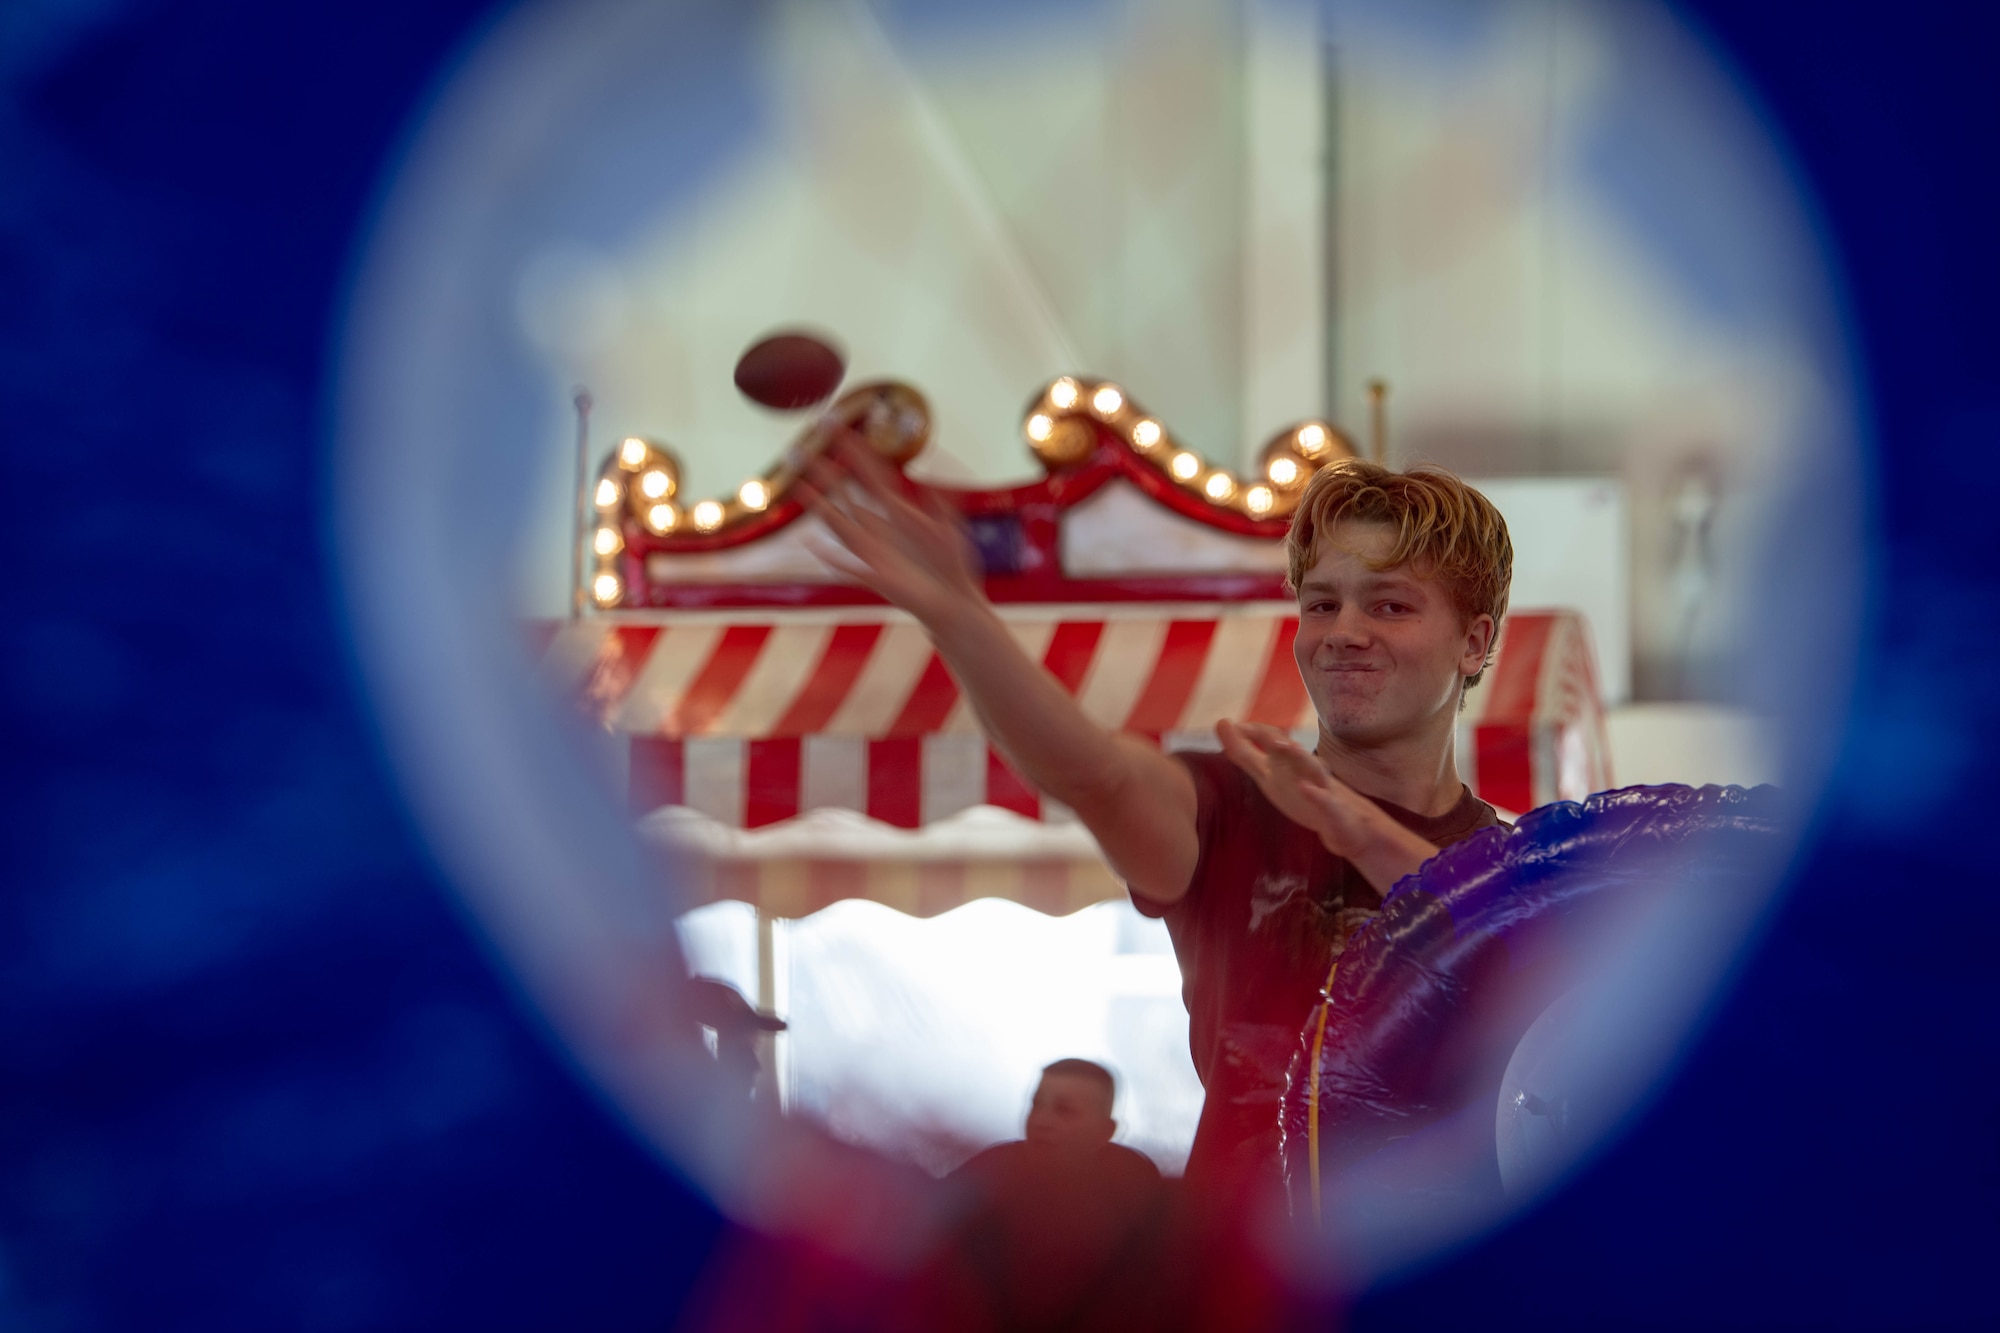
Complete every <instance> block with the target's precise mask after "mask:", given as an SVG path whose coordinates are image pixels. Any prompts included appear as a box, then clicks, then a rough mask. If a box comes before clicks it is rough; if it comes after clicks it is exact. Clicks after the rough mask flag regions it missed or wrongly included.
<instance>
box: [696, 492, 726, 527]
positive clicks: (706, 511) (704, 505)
mask: <svg viewBox="0 0 2000 1333" xmlns="http://www.w3.org/2000/svg"><path fill="white" fill-rule="evenodd" d="M694 525H695V526H696V527H697V528H700V529H701V530H702V531H703V532H714V531H715V530H716V529H717V528H719V527H721V526H722V506H721V505H719V504H717V503H716V502H715V501H713V500H703V501H702V502H701V503H700V504H698V505H696V506H695V507H694Z"/></svg>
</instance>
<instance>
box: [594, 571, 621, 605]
mask: <svg viewBox="0 0 2000 1333" xmlns="http://www.w3.org/2000/svg"><path fill="white" fill-rule="evenodd" d="M624 591H625V585H624V584H623V583H621V582H619V579H618V576H617V575H616V574H599V575H598V576H597V577H596V578H594V579H592V580H591V581H590V594H591V596H593V597H595V598H596V599H597V604H598V605H599V606H609V605H611V604H612V603H613V602H615V601H617V600H618V596H619V594H620V593H622V592H624Z"/></svg>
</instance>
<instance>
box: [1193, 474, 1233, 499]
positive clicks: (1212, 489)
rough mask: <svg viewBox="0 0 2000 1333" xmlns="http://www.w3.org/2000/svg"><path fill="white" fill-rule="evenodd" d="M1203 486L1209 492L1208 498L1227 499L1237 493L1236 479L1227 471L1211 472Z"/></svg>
mask: <svg viewBox="0 0 2000 1333" xmlns="http://www.w3.org/2000/svg"><path fill="white" fill-rule="evenodd" d="M1201 488H1202V490H1204V491H1206V492H1207V493H1208V498H1209V499H1211V500H1227V499H1228V498H1229V497H1230V496H1232V495H1234V494H1236V479H1235V478H1234V477H1232V476H1230V475H1229V474H1228V473H1227V472H1211V473H1209V474H1208V480H1207V481H1205V482H1203V483H1202V486H1201Z"/></svg>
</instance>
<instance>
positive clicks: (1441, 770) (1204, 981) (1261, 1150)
mask: <svg viewBox="0 0 2000 1333" xmlns="http://www.w3.org/2000/svg"><path fill="white" fill-rule="evenodd" d="M835 457H836V459H837V462H835V461H829V460H827V459H825V458H822V459H821V460H819V461H818V462H816V463H815V464H814V466H813V468H812V470H811V471H809V472H808V474H807V475H808V480H809V484H808V487H807V490H806V494H807V502H808V503H809V504H810V505H811V506H812V509H813V511H814V512H815V513H816V514H818V515H819V516H820V517H821V518H822V519H823V520H824V521H825V522H826V524H827V526H828V527H829V528H830V529H831V530H832V532H833V533H834V535H835V536H836V537H838V538H839V539H840V541H841V543H842V545H843V547H844V549H839V550H835V549H831V548H829V549H826V550H823V551H822V552H821V555H822V558H824V559H825V560H826V561H827V562H828V563H829V564H831V565H832V566H834V567H835V568H837V569H840V570H843V571H845V572H847V573H849V574H851V575H853V576H854V577H855V578H857V579H859V580H861V581H862V582H863V583H865V584H866V585H868V586H869V587H871V588H873V589H874V590H875V591H876V592H878V593H880V594H881V595H882V596H883V597H885V598H886V599H888V600H889V601H890V602H892V603H894V604H895V605H897V606H899V607H901V608H903V609H904V610H905V611H908V612H909V613H910V614H911V615H912V616H914V617H916V619H917V621H918V622H919V623H920V624H921V625H922V626H923V627H924V629H925V630H926V631H927V632H928V633H929V635H930V637H931V640H932V642H933V643H934V644H935V645H936V646H937V650H938V653H939V654H940V656H942V657H943V658H944V660H945V662H946V664H947V665H948V666H949V667H950V668H951V671H952V674H953V675H954V676H955V677H956V678H957V680H958V683H959V685H960V687H961V689H962V690H963V691H964V693H965V696H966V698H967V699H968V700H969V701H970V703H971V705H972V707H973V708H974V710H975V711H976V712H977V714H978V715H979V718H980V721H981V724H982V725H983V726H984V727H985V729H986V732H987V735H988V736H989V737H991V738H992V740H993V741H994V743H995V744H996V745H998V746H999V748H1000V750H1001V751H1002V752H1003V753H1004V754H1005V755H1006V756H1007V758H1008V760H1009V761H1010V762H1011V763H1012V764H1013V765H1014V766H1015V768H1016V769H1017V770H1018V771H1019V772H1020V773H1021V774H1022V775H1023V776H1024V777H1026V778H1027V779H1028V780H1029V781H1031V782H1033V783H1035V784H1036V785H1037V786H1038V787H1040V788H1041V789H1042V790H1043V791H1045V792H1047V793H1048V794H1049V795H1050V796H1052V797H1054V798H1055V799H1056V800H1059V801H1061V802H1062V803H1064V804H1065V805H1067V806H1069V807H1070V808H1071V809H1072V810H1074V811H1075V812H1076V814H1077V817H1078V818H1079V819H1081V820H1082V821H1083V823H1084V825H1085V826H1086V827H1087V828H1089V829H1090V831H1091V833H1092V834H1093V835H1095V837H1096V839H1097V842H1098V845H1099V847H1100V848H1101V849H1102V850H1103V852H1104V855H1105V857H1106V859H1107V860H1109V861H1110V863H1111V866H1112V868H1113V869H1114V870H1115V871H1117V872H1118V874H1119V875H1120V876H1122V877H1123V878H1124V880H1125V883H1126V885H1127V887H1128V889H1129V890H1130V892H1131V895H1132V900H1133V902H1134V904H1135V905H1136V906H1137V907H1138V908H1139V910H1140V911H1141V912H1144V913H1146V914H1148V915H1150V916H1156V917H1164V918H1165V919H1166V922H1167V929H1168V931H1169V933H1170V934H1171V936H1172V938H1173V942H1174V952H1175V957H1176V959H1177V960H1178V962H1179V964H1180V968H1181V978H1182V997H1183V999H1184V1000H1185V1002H1186V1004H1187V1007H1188V1015H1189V1020H1190V1030H1189V1040H1190V1045H1191V1046H1192V1049H1193V1055H1194V1064H1195V1070H1196V1072H1197V1073H1198V1074H1199V1075H1200V1076H1201V1080H1202V1085H1203V1088H1204V1089H1205V1092H1206V1096H1205V1098H1204V1101H1203V1105H1202V1114H1201V1121H1200V1124H1199V1126H1198V1127H1197V1129H1196V1131H1195V1142H1194V1148H1193V1151H1192V1153H1191V1155H1190V1157H1189V1159H1188V1167H1187V1178H1188V1181H1189V1183H1190V1184H1191V1185H1193V1184H1197V1183H1201V1184H1207V1185H1211V1186H1218V1187H1222V1188H1227V1189H1234V1188H1237V1187H1239V1186H1244V1185H1249V1184H1254V1183H1255V1182H1256V1181H1258V1180H1260V1179H1265V1178H1269V1179H1275V1175H1276V1162H1277V1151H1276V1149H1277V1136H1278V1131H1277V1122H1278V1101H1279V1098H1280V1096H1281V1094H1282V1092H1283V1089H1284V1079H1285V1072H1286V1069H1287V1066H1288V1065H1289V1063H1290V1060H1291V1056H1292V1052H1293V1050H1294V1048H1295V1046H1296V1042H1297V1037H1298V1032H1299V1029H1300V1027H1301V1026H1302V1025H1303V1023H1304V1021H1305V1018H1306V1015H1307V1013H1308V1012H1309V1011H1310V1009H1311V1007H1312V1005H1313V1003H1314V1002H1315V1000H1316V999H1317V997H1318V993H1319V990H1320V988H1321V987H1322V986H1323V985H1324V984H1325V983H1326V980H1327V976H1328V971H1329V969H1330V967H1331V966H1332V965H1333V963H1334V960H1335V959H1336V958H1337V957H1338V956H1339V954H1340V953H1341V952H1342V951H1343V950H1344V949H1345V947H1346V941H1347V936H1348V934H1349V933H1350V932H1351V931H1352V930H1353V929H1354V928H1355V927H1357V926H1359V925H1360V924H1361V922H1363V921H1365V920H1366V919H1367V916H1368V914H1369V913H1370V912H1371V911H1372V910H1373V909H1374V907H1375V906H1376V904H1378V903H1379V902H1380V901H1381V898H1382V895H1383V894H1384V893H1386V892H1387V891H1388V889H1389V888H1390V887H1391V886H1392V885H1393V884H1394V883H1395V882H1396V881H1397V880H1398V879H1401V878H1402V877H1403V876H1404V875H1407V874H1409V873H1411V872H1412V871H1414V870H1416V869H1417V868H1418V867H1419V866H1421V865H1422V864H1423V863H1424V861H1425V860H1427V859H1428V858H1429V857H1431V856H1432V855H1433V854H1435V853H1436V851H1437V850H1438V848H1439V847H1441V846H1444V845H1446V844H1448V843H1452V842H1457V841H1459V840H1461V839H1463V838H1466V837H1469V836H1470V835H1471V834H1472V833H1473V832H1474V831H1476V830H1477V829H1479V828H1482V827H1486V826H1489V825H1493V824H1497V823H1498V822H1499V821H1498V819H1497V817H1496V816H1495V815H1494V813H1493V811H1492V808H1491V807H1489V806H1487V805H1485V804H1483V803H1482V802H1480V801H1478V800H1475V799H1474V798H1473V797H1472V795H1471V793H1470V792H1469V791H1467V789H1466V787H1465V785H1464V784H1463V783H1462V782H1460V781H1459V778H1458V765H1457V757H1456V755H1455V753H1454V747H1453V737H1454V731H1455V722H1456V718H1457V714H1458V710H1459V706H1460V702H1461V699H1462V698H1463V695H1464V691H1465V690H1466V689H1467V688H1469V687H1470V686H1471V685H1473V684H1476V683H1477V681H1478V679H1479V677H1480V674H1481V673H1482V672H1483V671H1484V670H1485V667H1486V663H1487V661H1488V659H1489V658H1490V656H1491V653H1492V649H1493V641H1494V636H1495V634H1496V632H1497V630H1498V627H1499V623H1500V619H1501V617H1502V616H1503V615H1504V614H1505V613H1506V608H1507V589H1508V582H1509V579H1510V577H1511V574H1512V568H1513V547H1512V545H1511V543H1510V542H1509V540H1508V536H1507V527H1506V523H1505V522H1504V521H1503V520H1502V519H1501V517H1500V514H1499V512H1498V511H1497V510H1495V509H1494V508H1493V506H1492V504H1491V503H1490V502H1488V501H1487V500H1486V498H1485V497H1484V496H1481V495H1480V494H1479V493H1478V492H1476V491H1474V490H1473V489H1472V488H1470V487H1468V486H1466V485H1465V484H1464V483H1463V482H1461V481H1459V480H1458V479H1457V478H1456V477H1454V476H1452V475H1450V474H1449V473H1446V472H1443V471H1441V470H1437V469H1428V468H1419V469H1415V470H1413V471H1411V472H1408V473H1396V472H1391V471H1389V470H1388V469H1386V468H1383V467H1380V466H1378V465H1376V464H1372V463H1365V462H1361V461H1359V460H1351V459H1350V460H1345V461H1342V462H1338V463H1334V464H1331V465H1329V466H1327V467H1325V468H1322V469H1321V470H1320V471H1319V472H1318V473H1316V474H1315V475H1314V476H1313V478H1312V480H1311V482H1310V483H1309V484H1308V485H1307V487H1306V490H1305V492H1304V494H1303V496H1302V497H1301V499H1300V502H1299V508H1298V511H1297V514H1296V516H1295V517H1294V519H1293V522H1292V529H1291V532H1290V533H1289V534H1288V536H1287V538H1286V546H1287V553H1288V557H1289V581H1290V583H1291V586H1292V587H1293V588H1294V589H1295V590H1296V592H1297V593H1298V597H1299V629H1298V636H1297V639H1296V640H1295V642H1294V646H1293V648H1294V656H1295V657H1296V659H1297V662H1298V666H1299V673H1300V675H1301V677H1302V678H1303V679H1304V681H1305V686H1306V691H1307V693H1308V694H1309V695H1310V696H1311V698H1312V702H1313V707H1314V710H1315V711H1316V712H1317V714H1318V716H1319V741H1318V744H1317V746H1316V747H1315V748H1314V750H1313V751H1311V752H1307V751H1305V750H1303V749H1301V748H1300V747H1298V746H1297V745H1295V744H1293V743H1292V741H1291V740H1290V739H1289V738H1288V737H1286V736H1284V735H1283V734H1281V733H1279V732H1277V731H1275V730H1273V729H1271V728H1267V727H1258V726H1236V725H1233V724H1230V723H1227V722H1225V723H1223V724H1221V725H1220V726H1219V727H1218V728H1217V732H1218V734H1219V736H1220V737H1221V740H1222V745H1223V755H1222V756H1217V755H1194V754H1181V755H1172V756H1170V755H1166V754H1163V753H1162V752H1160V751H1159V750H1158V749H1156V748H1154V747H1153V746H1152V745H1150V744H1148V743H1147V742H1145V741H1144V740H1142V739H1140V738H1138V737H1132V736H1124V735H1115V734H1112V733H1110V732H1107V731H1105V730H1104V729H1103V728H1101V727H1098V726H1096V725H1095V724H1093V723H1092V722H1091V721H1090V720H1089V719H1088V718H1086V717H1085V716H1084V714H1083V711H1082V710H1081V708H1079V707H1078V705H1077V703H1076V701H1075V700H1074V699H1072V698H1071V697H1070V695H1069V694H1068V693H1067V692H1066V691H1065V690H1064V689H1063V687H1062V686H1061V685H1060V684H1058V683H1057V681H1056V680H1055V678H1054V677H1052V676H1051V675H1049V674H1048V673H1047V672H1046V671H1044V670H1043V669H1042V667H1041V666H1040V664H1039V663H1037V662H1035V661H1034V660H1032V659H1031V658H1029V657H1028V656H1027V655H1026V654H1024V653H1023V652H1022V651H1021V650H1020V648H1019V647H1017V646H1016V644H1015V643H1014V640H1013V639H1012V638H1011V637H1010V636H1009V635H1008V633H1007V630H1006V628H1005V626H1004V625H1003V624H1002V623H1001V621H1000V619H999V617H998V615H997V614H995V612H994V610H993V608H992V606H991V605H989V604H988V603H987V601H986V599H985V598H984V597H983V596H981V594H980V588H979V582H978V577H977V574H976V573H975V570H974V565H973V563H972V561H971V559H970V557H969V555H968V552H967V546H966V543H965V539H964V537H963V536H962V535H961V534H960V532H959V531H958V529H957V527H956V526H955V524H954V523H953V522H952V520H951V517H950V516H949V515H948V514H947V513H944V512H942V511H941V510H940V511H936V512H925V511H923V510H921V509H919V508H918V507H917V506H915V505H913V504H911V503H909V501H907V500H906V499H904V498H903V496H902V495H901V494H900V493H899V492H898V490H897V489H896V486H895V483H894V479H893V477H892V476H891V475H890V474H889V473H888V471H887V469H886V468H885V467H884V466H883V465H882V464H881V463H880V462H879V461H878V460H877V459H875V458H874V457H873V456H872V455H871V454H869V453H868V452H867V450H866V449H865V448H863V447H861V446H858V445H854V444H847V445H843V446H842V447H841V448H840V450H839V451H838V453H837V455H836V456H835ZM850 483H851V484H850Z"/></svg>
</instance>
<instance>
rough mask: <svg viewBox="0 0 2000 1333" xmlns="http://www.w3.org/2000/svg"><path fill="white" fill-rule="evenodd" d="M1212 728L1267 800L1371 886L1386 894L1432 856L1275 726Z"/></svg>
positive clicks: (1415, 838) (1420, 842)
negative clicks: (1349, 863)
mask: <svg viewBox="0 0 2000 1333" xmlns="http://www.w3.org/2000/svg"><path fill="white" fill-rule="evenodd" d="M1215 733H1216V735H1217V736H1219V737H1220V738H1221V740H1222V752H1223V753H1224V754H1226V755H1228V756H1229V759H1230V761H1231V762H1232V763H1234V764H1235V765H1236V766H1237V767H1238V768H1240V769H1242V770H1243V771H1244V772H1245V773H1247V774H1249V776H1250V780H1251V781H1253V782H1255V783H1256V784H1257V788H1258V790H1259V791H1262V792H1263V793H1264V796H1265V798H1266V799H1268V800H1269V801H1270V802H1271V804H1272V805H1275V806H1277V807H1278V809H1279V810H1280V811H1281V812H1282V813H1283V814H1284V815H1285V817H1286V818H1288V819H1290V820H1291V821H1292V822H1293V823H1295V824H1302V825H1304V826H1305V827H1307V828H1309V829H1311V830H1312V831H1313V832H1314V833H1317V834H1318V835H1319V840H1320V842H1321V844H1322V845H1324V846H1325V847H1326V849H1327V850H1328V851H1330V852H1332V853H1333V854H1334V855H1335V856H1338V857H1341V858H1343V859H1344V860H1347V861H1349V862H1351V863H1352V864H1353V865H1354V867H1355V868H1356V869H1358V870H1359V871H1360V872H1361V873H1362V875H1363V877H1365V878H1366V879H1367V880H1368V882H1369V883H1370V884H1372V885H1374V886H1375V888H1376V889H1378V890H1380V891H1382V892H1387V891H1388V889H1389V888H1390V887H1391V886H1392V885H1393V884H1395V882H1396V881H1397V880H1399V879H1401V878H1402V877H1403V876H1404V875H1407V874H1410V873H1412V872H1414V871H1415V870H1416V869H1417V868H1418V867H1420V866H1422V865H1423V863H1424V862H1425V861H1428V860H1429V859H1430V858H1431V857H1433V856H1435V855H1436V854H1437V850H1438V849H1437V848H1436V847H1434V846H1432V845H1431V844H1430V843H1429V842H1426V841H1425V840H1424V839H1423V838H1422V837H1420V836H1419V835H1418V834H1416V833H1413V832H1412V831H1410V830H1409V829H1407V828H1405V827H1403V826H1402V825H1401V824H1399V823H1397V822H1396V821H1395V820H1394V819H1393V818H1391V817H1390V816H1389V814H1388V812H1387V811H1385V810H1383V809H1382V807H1381V806H1379V805H1377V804H1375V803H1374V802H1373V801H1371V800H1369V799H1368V798H1367V797H1365V796H1363V795H1362V794H1361V793H1360V792H1357V791H1355V790H1354V788H1352V787H1350V786H1348V785H1347V784H1346V783H1344V782H1342V781H1341V780H1340V779H1339V778H1336V777H1334V776H1333V775H1332V774H1331V773H1329V772H1327V771H1326V769H1325V767H1324V766H1322V765H1321V764H1320V762H1319V760H1318V759H1317V758H1316V757H1315V756H1314V755H1313V754H1312V752H1311V751H1309V750H1307V749H1305V748H1304V747H1303V746H1301V745H1299V744H1298V742H1296V741H1294V740H1293V739H1292V738H1291V737H1290V736H1287V735H1286V734H1285V733H1284V732H1282V731H1280V730H1278V729H1277V728H1276V727H1271V726H1265V725H1264V724H1262V723H1258V722H1241V723H1239V722H1229V721H1224V722H1219V723H1217V724H1216V728H1215Z"/></svg>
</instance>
